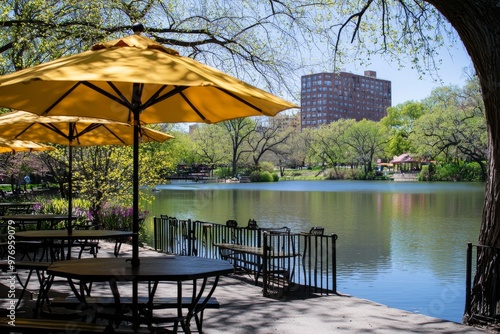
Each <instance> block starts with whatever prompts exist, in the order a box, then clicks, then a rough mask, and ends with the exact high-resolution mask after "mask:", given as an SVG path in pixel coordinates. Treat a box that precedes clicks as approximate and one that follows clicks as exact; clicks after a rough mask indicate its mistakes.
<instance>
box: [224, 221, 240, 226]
mask: <svg viewBox="0 0 500 334" xmlns="http://www.w3.org/2000/svg"><path fill="white" fill-rule="evenodd" d="M226 226H227V227H238V222H237V221H236V220H232V219H230V220H228V221H227V222H226Z"/></svg>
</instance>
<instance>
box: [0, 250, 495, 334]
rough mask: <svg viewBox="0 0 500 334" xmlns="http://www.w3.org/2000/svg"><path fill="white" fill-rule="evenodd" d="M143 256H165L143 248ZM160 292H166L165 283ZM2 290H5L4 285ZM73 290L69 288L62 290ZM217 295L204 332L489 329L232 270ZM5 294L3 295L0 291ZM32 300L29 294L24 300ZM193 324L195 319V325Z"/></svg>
mask: <svg viewBox="0 0 500 334" xmlns="http://www.w3.org/2000/svg"><path fill="white" fill-rule="evenodd" d="M112 254H113V244H112V243H108V242H101V249H100V250H99V254H98V256H99V257H102V256H112ZM121 256H124V257H130V256H131V247H130V245H125V244H124V245H123V246H122V254H121ZM140 256H141V257H143V256H161V254H160V253H157V252H155V251H154V250H151V249H147V248H141V250H140ZM166 288H167V287H162V288H160V290H159V291H158V292H157V294H156V295H157V296H158V295H161V294H162V290H161V289H166ZM0 293H1V294H2V295H3V293H4V292H3V291H0ZM62 293H63V294H69V290H67V289H66V291H63V292H62ZM214 296H215V297H216V298H217V299H218V301H219V302H220V304H221V308H220V309H218V310H205V316H204V322H203V328H204V333H206V334H216V333H217V334H218V333H233V334H247V333H248V334H250V333H252V334H270V333H275V334H281V333H283V334H295V333H297V334H303V333H307V334H313V333H318V334H320V333H350V334H351V333H352V334H354V333H359V334H361V333H363V334H366V333H368V334H371V333H381V334H382V333H383V334H390V333H394V334H396V333H398V334H400V333H434V334H439V333H443V334H444V333H450V334H451V333H454V334H460V333H463V334H476V333H477V334H480V333H483V334H484V333H489V332H492V331H488V330H486V329H479V328H474V327H469V326H465V325H462V324H458V323H454V322H450V321H446V320H442V319H437V318H432V317H429V316H425V315H421V314H416V313H411V312H407V311H402V310H398V309H394V308H390V307H387V306H385V305H381V304H378V303H374V302H371V301H368V300H364V299H360V298H356V297H353V296H347V295H340V294H339V295H331V296H314V297H307V298H290V299H279V300H277V299H271V298H266V297H263V296H262V288H261V287H259V286H255V285H253V284H252V278H251V277H249V276H246V275H230V276H227V277H223V278H222V279H221V281H220V282H219V285H218V287H217V289H216V290H215V293H214ZM2 297H3V296H2ZM29 304H30V302H29V301H28V300H27V301H26V305H29ZM194 327H195V326H194V324H193V325H192V328H193V330H195V328H194Z"/></svg>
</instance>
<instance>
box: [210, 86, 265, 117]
mask: <svg viewBox="0 0 500 334" xmlns="http://www.w3.org/2000/svg"><path fill="white" fill-rule="evenodd" d="M214 88H217V89H218V90H220V91H222V92H224V93H226V94H227V95H229V96H231V97H232V98H234V99H236V100H238V101H240V102H241V103H243V104H246V105H247V106H249V107H250V108H252V109H255V110H257V111H258V112H260V113H261V114H263V115H266V114H265V113H264V112H262V109H260V108H258V107H257V106H255V105H253V104H252V103H250V102H248V101H245V100H244V99H242V98H241V97H239V96H238V95H235V94H233V93H231V92H230V91H228V90H226V89H224V88H221V87H217V86H215V87H214ZM266 116H268V115H266Z"/></svg>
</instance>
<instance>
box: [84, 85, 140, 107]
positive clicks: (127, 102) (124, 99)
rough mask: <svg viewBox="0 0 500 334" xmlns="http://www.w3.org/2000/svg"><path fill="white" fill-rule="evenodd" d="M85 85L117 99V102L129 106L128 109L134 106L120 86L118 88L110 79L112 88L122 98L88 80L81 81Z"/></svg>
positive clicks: (114, 99)
mask: <svg viewBox="0 0 500 334" xmlns="http://www.w3.org/2000/svg"><path fill="white" fill-rule="evenodd" d="M81 83H82V84H83V85H85V86H87V87H89V88H91V89H93V90H95V91H96V92H98V93H100V94H102V95H104V96H106V97H107V98H109V99H111V100H113V101H115V102H118V103H120V104H121V105H123V106H124V107H127V108H128V109H131V108H132V105H131V104H130V103H129V101H127V99H126V98H125V96H124V95H123V94H122V93H121V92H120V91H119V90H118V88H116V86H115V85H113V84H112V83H111V82H109V81H108V84H109V86H110V87H111V88H113V90H114V91H115V92H116V93H117V94H118V95H119V96H120V98H121V99H120V98H118V97H116V96H114V95H112V94H110V93H108V92H106V91H105V90H104V89H102V88H99V87H97V86H96V85H94V84H92V83H90V82H88V81H82V82H81Z"/></svg>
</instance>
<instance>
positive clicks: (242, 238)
mask: <svg viewBox="0 0 500 334" xmlns="http://www.w3.org/2000/svg"><path fill="white" fill-rule="evenodd" d="M323 232H324V230H323V229H322V228H313V229H311V231H308V232H301V233H294V232H291V231H290V230H289V229H287V228H286V227H284V228H281V229H274V228H273V229H267V228H260V227H258V226H257V223H256V222H255V221H254V220H249V222H248V224H247V226H245V227H240V226H238V223H237V222H236V221H232V220H229V221H227V223H226V224H225V225H224V224H216V223H211V222H203V221H191V220H190V219H185V220H184V219H177V218H175V217H169V216H167V215H162V216H160V217H155V218H154V248H155V249H156V250H157V251H161V252H165V253H170V254H179V255H189V256H200V257H207V258H216V259H228V260H230V261H231V262H232V263H233V264H234V266H235V269H236V270H237V271H242V272H246V273H248V274H251V275H253V276H254V277H259V275H260V277H261V282H260V284H262V285H263V291H264V295H265V296H276V297H279V296H282V295H283V294H289V293H318V294H335V293H336V292H337V280H336V274H337V273H336V240H337V235H336V234H330V235H325V234H324V233H323ZM221 243H223V244H235V245H244V246H248V247H252V248H259V249H262V250H266V251H263V252H262V254H261V256H260V255H255V254H245V253H238V254H237V255H236V256H231V257H229V256H228V255H229V254H227V253H226V252H228V250H225V249H220V248H219V247H217V246H215V244H221Z"/></svg>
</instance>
